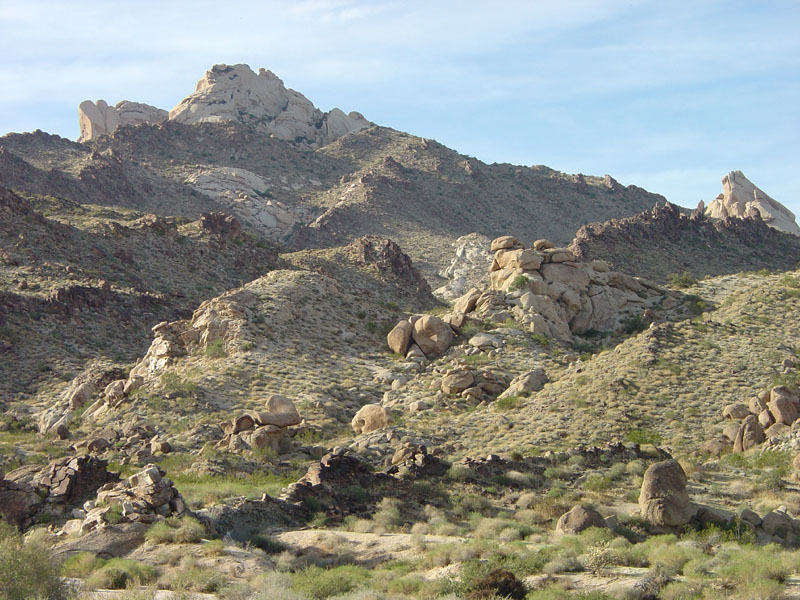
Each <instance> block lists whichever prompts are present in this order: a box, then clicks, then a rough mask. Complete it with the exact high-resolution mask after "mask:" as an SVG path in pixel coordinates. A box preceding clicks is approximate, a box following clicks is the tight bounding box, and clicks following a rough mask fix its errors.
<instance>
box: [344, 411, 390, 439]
mask: <svg viewBox="0 0 800 600" xmlns="http://www.w3.org/2000/svg"><path fill="white" fill-rule="evenodd" d="M390 421H391V417H390V415H389V411H387V410H386V409H385V408H384V407H383V406H381V405H380V404H366V405H364V406H362V407H361V408H360V409H359V411H358V412H357V413H356V414H355V416H354V417H353V420H352V421H351V423H350V425H351V426H352V428H353V431H355V432H356V433H357V434H359V433H369V432H370V431H375V430H377V429H383V428H384V427H386V426H387V425H389V422H390Z"/></svg>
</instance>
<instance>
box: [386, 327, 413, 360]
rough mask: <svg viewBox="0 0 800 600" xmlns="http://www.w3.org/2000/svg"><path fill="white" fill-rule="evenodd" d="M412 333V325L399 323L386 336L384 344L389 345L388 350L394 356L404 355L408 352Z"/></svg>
mask: <svg viewBox="0 0 800 600" xmlns="http://www.w3.org/2000/svg"><path fill="white" fill-rule="evenodd" d="M413 331H414V325H412V324H411V323H410V322H409V321H400V322H399V323H398V324H397V325H395V326H394V327H393V328H392V330H391V331H390V332H389V333H388V334H387V335H386V343H387V344H389V349H390V350H391V351H392V352H394V353H395V354H403V355H404V354H405V353H406V350H408V344H409V343H410V342H411V333H412V332H413Z"/></svg>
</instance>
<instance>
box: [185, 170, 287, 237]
mask: <svg viewBox="0 0 800 600" xmlns="http://www.w3.org/2000/svg"><path fill="white" fill-rule="evenodd" d="M185 183H187V184H189V185H190V186H191V187H192V188H194V189H195V190H196V191H197V192H199V193H201V194H203V195H205V196H208V197H209V198H213V199H214V200H216V201H217V202H219V203H221V204H224V205H225V206H227V207H228V208H229V209H230V210H231V211H232V212H233V213H234V214H235V215H236V216H237V217H238V218H239V219H241V220H242V221H243V222H245V223H247V224H248V225H250V226H252V227H254V228H256V229H258V230H259V231H266V232H267V234H268V235H269V236H270V237H271V238H273V239H281V238H282V237H284V236H285V235H286V234H287V233H289V232H290V231H291V230H292V226H293V225H294V224H295V222H296V220H297V218H298V215H296V214H294V213H293V212H292V211H290V210H289V209H288V208H287V207H286V206H285V205H284V204H283V203H282V202H279V201H277V200H271V199H270V198H267V196H268V195H269V193H270V191H269V190H270V189H271V188H273V187H274V186H275V184H274V183H273V182H271V181H269V180H268V179H267V178H265V177H262V176H260V175H256V174H255V173H252V172H250V171H248V170H246V169H240V168H233V167H218V166H214V167H203V168H199V169H196V170H195V171H193V172H192V174H191V175H189V176H188V177H187V178H186V180H185Z"/></svg>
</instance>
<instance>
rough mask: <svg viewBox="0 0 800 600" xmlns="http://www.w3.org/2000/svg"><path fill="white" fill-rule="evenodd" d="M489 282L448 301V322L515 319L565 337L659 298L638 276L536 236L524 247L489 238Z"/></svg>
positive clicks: (631, 314)
mask: <svg viewBox="0 0 800 600" xmlns="http://www.w3.org/2000/svg"><path fill="white" fill-rule="evenodd" d="M491 250H492V252H493V253H494V257H493V259H492V263H491V266H490V280H491V288H490V289H488V290H481V289H479V288H472V289H470V290H469V291H468V292H466V293H465V294H464V295H463V296H461V297H460V298H458V299H457V300H456V301H455V302H454V304H453V314H452V315H449V316H448V317H446V320H448V321H449V322H450V323H453V324H455V325H462V324H463V323H464V322H465V321H466V315H469V314H472V313H474V314H475V315H476V316H477V317H479V318H481V319H489V320H492V321H495V322H498V323H503V322H505V321H507V320H509V319H513V320H516V321H518V322H521V323H522V324H523V325H525V326H526V327H528V329H529V330H530V331H531V332H532V333H536V334H541V335H544V336H547V337H555V338H558V339H561V340H565V341H569V340H571V338H572V334H573V333H575V334H583V333H586V332H588V331H590V330H594V331H616V330H617V329H619V328H620V327H621V326H622V324H623V322H624V321H625V320H626V319H629V318H635V317H636V316H637V315H641V314H642V313H643V312H644V311H645V309H646V308H647V307H648V306H651V305H654V304H655V303H657V302H658V301H659V300H661V299H662V298H663V292H662V291H661V290H660V289H659V288H658V286H656V285H655V284H653V283H652V282H649V281H647V280H644V279H639V278H634V277H630V276H629V275H625V274H623V273H617V272H613V271H611V270H610V269H609V267H608V264H607V263H605V262H604V261H599V260H595V261H591V262H582V261H580V260H578V259H577V258H576V257H575V256H574V255H573V254H572V252H571V251H570V250H568V249H567V248H556V247H555V245H554V244H553V243H552V242H549V241H548V240H537V241H536V242H535V243H534V245H533V247H532V248H525V247H523V245H522V244H521V243H520V241H519V240H517V239H516V238H514V237H512V236H503V237H499V238H497V239H495V240H493V241H492V243H491Z"/></svg>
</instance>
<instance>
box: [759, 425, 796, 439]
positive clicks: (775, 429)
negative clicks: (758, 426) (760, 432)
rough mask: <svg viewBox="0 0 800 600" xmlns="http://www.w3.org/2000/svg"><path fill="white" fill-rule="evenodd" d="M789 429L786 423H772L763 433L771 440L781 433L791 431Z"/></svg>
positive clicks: (784, 433)
mask: <svg viewBox="0 0 800 600" xmlns="http://www.w3.org/2000/svg"><path fill="white" fill-rule="evenodd" d="M791 431H792V428H791V427H789V426H788V425H784V424H783V423H773V424H772V425H770V426H769V427H768V428H767V429H766V430H765V431H764V435H765V436H766V438H767V439H768V440H771V439H773V438H776V437H780V436H782V435H787V434H789V433H791Z"/></svg>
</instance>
